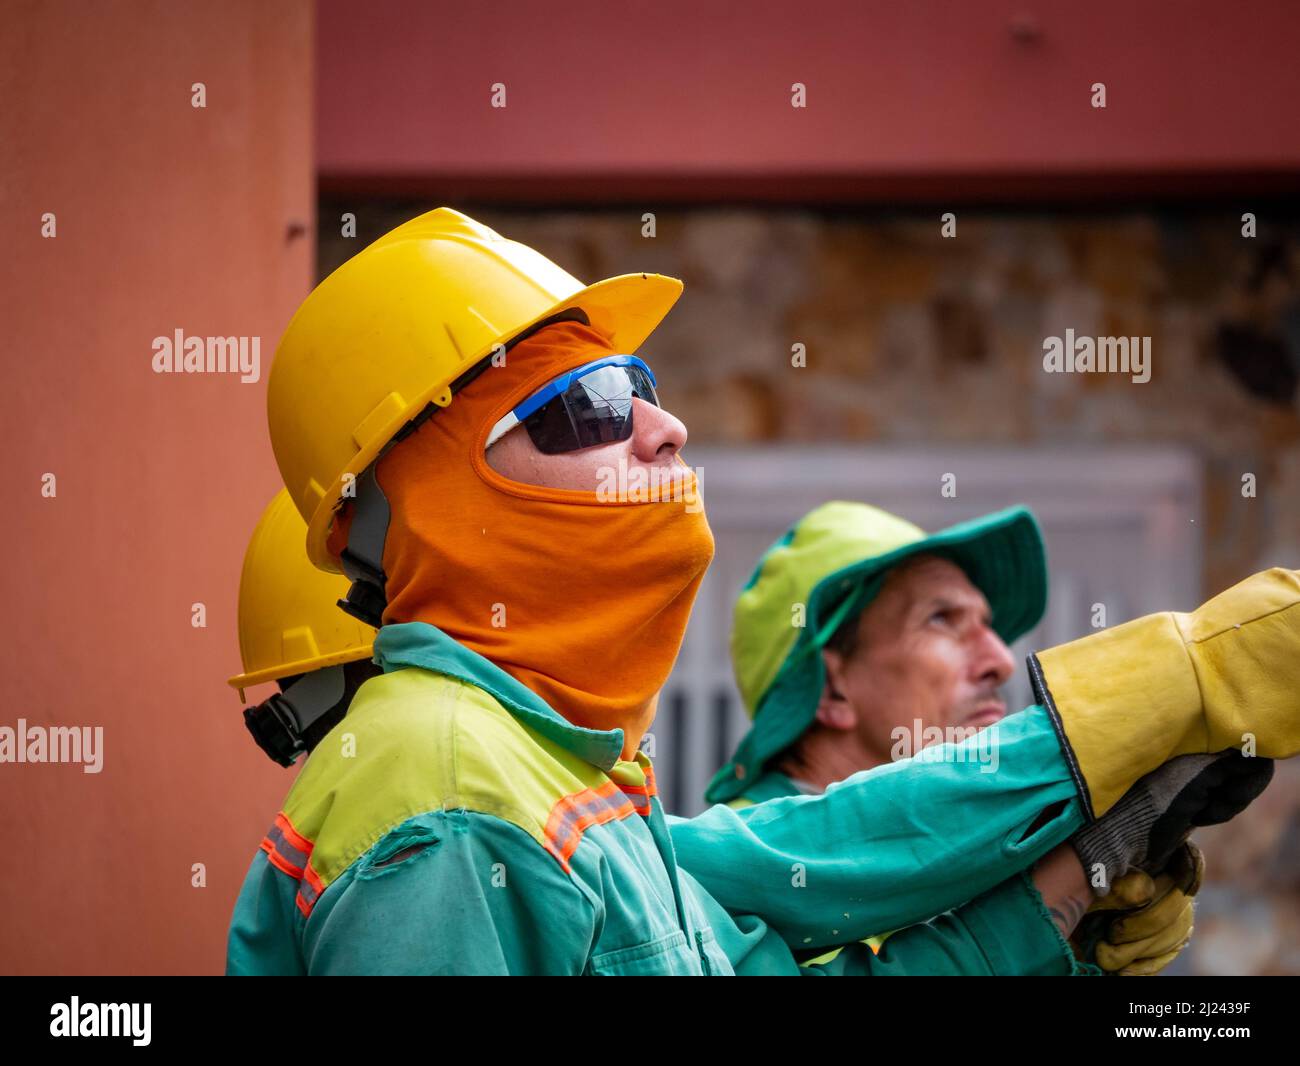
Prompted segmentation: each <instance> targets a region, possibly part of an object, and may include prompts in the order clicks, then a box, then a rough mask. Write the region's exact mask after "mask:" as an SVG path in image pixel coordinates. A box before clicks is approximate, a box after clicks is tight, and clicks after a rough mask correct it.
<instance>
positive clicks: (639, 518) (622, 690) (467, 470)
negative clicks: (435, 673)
mask: <svg viewBox="0 0 1300 1066" xmlns="http://www.w3.org/2000/svg"><path fill="white" fill-rule="evenodd" d="M614 352H615V349H614V348H613V347H611V345H610V342H609V340H608V339H607V338H606V337H605V336H604V334H602V333H600V332H598V331H597V330H595V329H593V328H591V327H590V326H586V325H583V324H581V323H579V322H560V323H554V324H551V325H548V326H545V327H543V328H542V329H541V330H539V331H538V332H536V333H534V334H532V335H531V336H529V337H526V338H525V339H524V340H522V341H520V342H518V343H517V344H516V345H515V346H514V347H513V348H511V349H510V350H509V353H508V355H507V357H506V365H505V366H503V367H495V366H494V367H490V368H489V369H488V370H486V371H485V372H484V373H482V374H481V375H480V376H479V377H478V378H476V379H475V380H474V381H472V382H471V383H470V384H469V385H467V386H466V387H465V388H464V389H463V390H461V391H460V392H459V393H458V394H457V395H456V398H455V399H454V400H453V401H452V403H451V405H450V406H449V407H447V408H444V409H442V410H439V411H437V412H436V413H435V414H434V415H433V417H431V418H429V419H428V420H427V421H425V422H424V423H423V425H421V426H420V428H419V429H418V430H416V431H415V432H414V433H413V434H411V436H409V437H408V438H407V439H406V440H404V441H402V442H401V443H400V444H398V445H396V446H395V447H394V448H393V449H392V450H391V451H389V452H388V453H387V454H386V455H385V456H383V457H382V458H381V459H380V460H379V465H378V467H377V469H376V476H377V478H378V481H379V485H380V488H381V489H382V490H383V492H384V494H385V495H386V496H387V497H388V502H389V505H390V507H391V510H392V517H391V519H390V522H389V526H388V536H387V539H386V541H385V546H384V560H383V561H384V572H385V573H386V574H387V577H388V581H387V586H386V591H387V598H388V606H387V608H386V609H385V611H384V617H383V620H384V623H385V624H390V623H397V622H427V623H429V624H431V625H434V626H437V627H438V628H439V629H440V630H442V631H443V632H444V633H446V634H447V635H448V636H449V637H451V638H452V639H453V640H456V641H459V642H460V643H461V644H463V645H465V646H466V647H467V648H469V649H471V650H472V651H475V652H478V653H479V654H480V655H482V656H484V657H485V658H487V659H489V660H490V661H491V662H493V663H495V664H496V665H497V666H499V667H500V668H501V669H502V670H505V671H506V672H507V673H508V674H510V675H511V676H513V677H514V678H515V679H516V680H518V681H519V682H520V683H521V684H523V685H525V686H527V687H528V688H529V689H531V690H532V691H533V692H535V693H536V694H537V695H538V696H540V697H541V698H542V699H543V700H545V701H546V702H547V703H548V704H549V705H550V706H551V707H553V708H554V709H555V710H556V711H557V712H558V713H559V714H560V715H562V716H563V717H564V718H566V719H567V720H568V721H570V722H573V723H574V724H576V725H580V726H584V727H586V728H589V729H615V728H618V729H622V730H623V731H624V749H623V752H624V757H625V758H630V757H631V756H632V753H633V752H634V751H635V750H636V748H637V746H638V744H639V743H640V740H641V737H642V735H643V734H644V733H645V731H646V729H647V728H649V725H650V722H651V720H652V719H653V718H654V713H655V703H656V699H657V697H658V693H659V690H660V688H662V686H663V684H664V682H665V681H666V680H667V678H668V674H669V671H670V670H671V669H672V666H673V662H674V660H675V659H676V657H677V652H678V650H679V648H680V647H681V642H682V637H683V635H684V633H685V631H686V622H687V619H688V617H689V616H690V611H691V605H692V604H693V603H694V600H695V594H696V592H697V591H698V590H699V586H700V582H701V580H702V579H703V577H704V571H705V569H706V568H707V567H708V565H709V562H710V561H711V560H712V558H713V534H712V533H711V531H710V530H709V526H708V522H707V520H706V518H705V516H704V511H703V509H702V507H701V506H700V502H699V498H698V485H697V484H696V481H695V478H694V475H693V474H691V475H687V477H686V479H685V480H684V482H683V483H682V486H681V487H682V489H683V491H682V492H679V493H675V494H674V495H675V497H676V498H675V499H672V500H667V501H665V500H659V501H656V502H628V501H621V500H620V501H616V502H607V501H605V500H603V499H601V498H600V497H598V495H597V492H596V489H595V486H594V485H593V488H592V490H591V491H578V490H574V489H557V488H546V487H543V486H540V485H526V484H523V483H520V482H516V481H510V480H508V479H507V478H505V477H503V476H502V475H501V474H499V473H497V472H496V471H495V470H493V469H492V468H491V467H490V466H488V464H487V462H486V460H485V458H484V442H485V441H486V439H487V435H488V432H489V431H490V430H491V428H492V426H493V425H495V424H496V422H497V420H498V419H499V418H500V417H501V416H502V415H504V414H505V413H506V412H507V411H509V410H510V409H511V408H512V407H514V406H516V405H517V404H519V403H520V402H521V401H522V400H524V399H525V398H526V397H528V396H530V395H531V394H532V393H534V392H535V391H537V389H539V388H541V387H542V386H543V385H545V384H546V383H547V382H548V381H550V380H551V379H552V378H554V377H556V376H557V375H559V374H562V373H564V372H565V371H566V370H571V369H573V368H574V367H576V366H581V365H582V364H583V363H588V362H591V361H592V360H594V359H600V358H602V357H603V356H605V355H610V354H614ZM512 432H524V431H523V430H521V429H516V430H513V431H512ZM679 462H680V460H679ZM629 495H630V494H629ZM635 499H636V497H635V496H633V500H635ZM642 499H643V497H642ZM690 501H694V502H693V504H692V503H691V502H690ZM348 517H349V516H346V515H345V516H343V520H342V521H339V522H336V523H335V530H334V532H333V533H332V534H331V541H330V544H331V548H334V549H338V548H341V547H342V546H343V544H344V543H346V537H347V525H348V523H347V518H348Z"/></svg>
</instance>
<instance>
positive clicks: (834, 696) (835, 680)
mask: <svg viewBox="0 0 1300 1066" xmlns="http://www.w3.org/2000/svg"><path fill="white" fill-rule="evenodd" d="M821 656H822V665H823V666H825V668H826V670H825V673H826V683H825V684H824V685H823V686H822V694H821V699H819V700H818V701H817V721H818V722H819V723H820V724H821V725H823V726H825V727H826V728H827V729H838V730H845V731H847V730H850V729H853V728H854V727H855V726H856V725H857V724H858V712H857V711H855V710H854V709H853V705H852V704H851V703H849V701H848V700H847V699H846V698H845V697H844V694H843V690H842V688H841V686H842V684H843V681H844V667H845V662H844V656H842V655H841V654H840V653H839V652H837V651H834V650H833V649H831V648H823V649H822V651H821Z"/></svg>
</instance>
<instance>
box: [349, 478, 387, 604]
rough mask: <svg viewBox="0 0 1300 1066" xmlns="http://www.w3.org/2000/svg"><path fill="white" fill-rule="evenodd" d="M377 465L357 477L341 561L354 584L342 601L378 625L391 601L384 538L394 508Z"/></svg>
mask: <svg viewBox="0 0 1300 1066" xmlns="http://www.w3.org/2000/svg"><path fill="white" fill-rule="evenodd" d="M375 465H376V464H374V463H372V464H371V465H370V466H368V467H366V469H365V470H364V471H363V472H362V474H361V476H360V477H359V478H357V481H356V488H357V495H356V499H355V500H353V501H352V525H351V526H350V527H349V528H348V543H347V547H346V548H344V549H343V551H342V553H341V554H340V555H339V564H340V565H341V566H342V567H343V573H344V574H346V575H347V576H348V578H350V579H351V581H352V587H351V588H350V589H348V594H347V596H346V597H344V598H343V599H341V600H339V601H338V604H339V606H340V607H341V608H343V610H344V611H346V612H347V613H348V614H350V615H352V617H353V618H359V619H360V620H361V621H362V622H365V624H366V625H368V626H373V627H374V628H375V629H378V628H379V627H380V626H381V625H382V624H383V615H384V607H385V606H386V605H387V603H388V595H387V593H386V591H385V586H386V585H387V583H388V576H387V575H386V574H385V573H384V539H385V538H386V537H387V536H388V523H389V520H390V518H391V517H392V511H391V510H390V508H389V506H388V497H387V496H385V495H384V490H383V489H381V488H380V487H379V479H378V478H377V477H375Z"/></svg>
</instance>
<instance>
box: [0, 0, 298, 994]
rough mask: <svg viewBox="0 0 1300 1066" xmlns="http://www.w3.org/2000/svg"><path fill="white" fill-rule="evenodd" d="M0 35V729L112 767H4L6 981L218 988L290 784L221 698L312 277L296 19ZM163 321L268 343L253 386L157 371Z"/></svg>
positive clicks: (31, 8)
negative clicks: (184, 976) (93, 751)
mask: <svg viewBox="0 0 1300 1066" xmlns="http://www.w3.org/2000/svg"><path fill="white" fill-rule="evenodd" d="M4 23H5V25H4V32H3V34H0V41H2V42H3V43H0V101H3V107H0V145H2V146H3V147H2V148H0V217H2V218H3V226H4V234H5V249H4V255H3V256H2V257H0V263H2V265H0V272H2V273H0V301H2V303H0V321H2V322H3V323H4V332H5V346H4V352H3V356H2V357H0V358H3V361H4V388H3V390H0V396H2V397H3V400H2V403H3V413H2V415H0V434H2V436H0V441H2V442H3V443H2V450H0V454H2V455H3V457H4V458H3V469H4V482H5V493H4V500H5V515H4V521H3V525H2V526H0V528H2V529H3V533H2V534H0V536H2V540H0V546H2V548H3V555H4V566H5V578H4V589H5V601H6V610H5V612H4V621H3V623H0V624H2V625H3V639H2V640H0V663H2V664H3V686H4V697H3V700H2V701H0V725H8V726H14V725H15V724H16V723H17V720H18V719H19V718H20V717H21V718H26V719H27V721H28V722H29V723H33V724H40V725H52V724H59V725H85V726H102V727H103V730H104V764H103V770H102V772H101V773H99V774H97V775H95V774H84V773H83V772H82V771H81V768H80V767H78V766H73V765H11V764H0V812H2V813H0V868H2V869H3V875H0V914H3V916H4V918H3V921H0V972H4V973H91V974H99V973H104V974H117V973H139V972H161V973H213V972H219V971H220V969H221V967H222V964H223V959H224V941H225V931H226V927H227V924H228V922H229V917H230V909H231V905H232V903H233V900H234V897H235V894H236V893H237V891H238V887H239V883H240V881H241V880H242V876H243V874H244V871H245V869H246V868H247V865H248V862H249V859H250V858H251V857H252V854H253V851H254V849H255V848H256V845H257V842H258V840H259V839H260V838H261V834H262V833H263V832H264V831H265V829H266V823H267V820H268V818H269V817H270V816H271V815H272V814H273V813H274V812H275V810H276V809H277V805H278V803H279V801H280V800H281V799H282V797H283V795H284V792H285V789H286V788H287V787H288V784H289V772H288V771H283V770H280V769H279V768H278V767H276V766H274V765H273V764H272V763H271V762H270V761H269V760H266V759H264V758H262V757H261V756H260V755H259V754H258V753H257V752H256V751H255V749H253V747H252V745H251V742H250V740H249V738H248V736H247V734H246V733H245V732H244V730H243V725H242V723H241V721H240V719H239V709H240V704H239V703H238V701H237V699H236V697H235V695H234V693H233V691H232V690H230V689H228V688H226V687H225V686H224V684H223V683H222V682H223V679H224V678H225V677H227V676H228V675H229V674H231V673H234V672H236V670H237V668H238V661H237V656H238V649H237V645H236V640H235V618H234V608H235V599H236V585H237V582H238V575H239V567H240V561H241V559H242V556H243V550H244V546H245V543H246V540H247V537H248V535H249V532H250V531H251V529H252V526H253V523H254V522H255V520H256V519H257V516H258V513H259V511H260V509H261V506H260V505H261V503H262V502H263V501H264V500H266V499H268V498H269V497H270V495H271V494H272V493H273V492H274V491H275V489H276V488H277V487H278V477H277V474H276V470H275V465H274V461H273V459H272V456H271V451H270V445H269V443H268V440H267V434H266V422H265V408H264V405H265V387H266V371H267V368H268V367H269V364H270V360H271V355H272V353H273V351H274V348H275V343H276V340H277V339H278V337H279V333H280V331H281V330H282V329H283V327H284V325H285V323H286V322H287V320H288V317H289V315H290V314H291V313H292V311H293V309H294V307H295V306H296V304H297V302H298V301H299V300H300V299H301V298H302V296H303V295H304V294H305V292H306V291H307V290H308V288H309V287H310V285H311V282H312V276H311V275H312V244H311V242H312V237H311V234H313V233H314V182H313V150H314V146H313V141H312V129H311V123H312V106H311V94H312V66H313V42H312V36H313V32H314V30H313V23H314V9H313V7H312V5H311V4H309V3H307V2H305V0H277V2H276V3H274V4H268V3H263V2H261V0H225V2H223V3H221V4H205V3H163V2H158V3H139V2H137V3H127V2H116V0H115V2H99V3H95V4H84V3H50V2H46V3H6V4H5V5H4ZM196 81H201V82H204V83H205V84H206V86H207V107H206V108H205V109H201V110H200V109H195V108H193V107H192V106H191V102H190V97H191V94H190V86H191V85H192V83H194V82H196ZM45 212H53V213H54V214H55V215H56V216H57V237H56V238H54V239H43V238H42V237H41V232H40V231H41V216H42V214H43V213H45ZM291 233H296V234H297V235H296V236H291ZM178 328H179V329H183V330H184V331H185V332H186V333H187V334H189V333H193V334H201V335H204V336H206V335H209V334H213V335H222V336H227V335H236V336H238V335H246V336H250V337H252V336H260V337H261V345H262V347H261V361H262V368H261V369H262V374H261V380H260V381H258V382H257V383H256V384H241V383H240V382H239V380H238V379H237V378H230V377H224V378H223V377H215V376H213V377H209V376H203V375H188V376H187V375H161V374H155V373H154V372H153V371H152V369H151V361H152V356H153V351H152V348H151V342H152V340H153V338H154V337H155V336H159V335H168V336H170V335H171V334H172V333H173V331H174V330H176V329H178ZM47 472H50V473H54V474H55V475H56V476H57V493H58V494H57V496H56V497H55V498H52V499H46V498H42V496H41V478H42V475H44V474H45V473H47ZM194 603H203V604H205V605H206V609H207V626H206V628H194V627H192V626H191V605H192V604H194ZM196 863H202V864H204V865H205V867H206V877H207V886H206V887H204V888H196V887H192V885H191V880H192V877H193V874H192V866H193V864H196Z"/></svg>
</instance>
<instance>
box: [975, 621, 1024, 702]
mask: <svg viewBox="0 0 1300 1066" xmlns="http://www.w3.org/2000/svg"><path fill="white" fill-rule="evenodd" d="M972 666H973V670H974V673H975V677H976V680H978V681H981V682H984V683H986V684H988V683H992V684H993V685H994V686H997V687H1000V686H1002V685H1004V684H1006V682H1007V679H1008V678H1010V677H1011V675H1012V674H1013V673H1014V672H1015V669H1016V660H1015V659H1014V658H1013V657H1012V655H1011V649H1010V648H1008V647H1007V645H1006V643H1005V641H1003V639H1002V638H1001V637H999V636H998V635H997V634H996V633H995V632H994V631H993V630H992V629H990V628H989V627H988V626H981V627H980V632H979V636H978V637H977V638H976V647H975V658H974V661H973V663H972Z"/></svg>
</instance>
